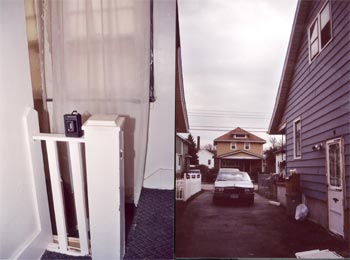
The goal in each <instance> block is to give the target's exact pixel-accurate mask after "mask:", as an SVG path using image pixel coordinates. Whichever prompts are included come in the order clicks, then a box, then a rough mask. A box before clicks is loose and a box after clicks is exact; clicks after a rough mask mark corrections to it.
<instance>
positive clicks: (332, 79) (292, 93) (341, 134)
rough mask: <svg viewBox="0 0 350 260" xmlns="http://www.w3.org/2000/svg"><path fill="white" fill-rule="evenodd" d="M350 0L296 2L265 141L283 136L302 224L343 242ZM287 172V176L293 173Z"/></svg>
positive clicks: (349, 194) (349, 175) (349, 193)
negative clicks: (305, 220) (300, 199)
mask: <svg viewBox="0 0 350 260" xmlns="http://www.w3.org/2000/svg"><path fill="white" fill-rule="evenodd" d="M349 10H350V1H307V0H302V1H299V3H298V6H297V11H296V15H295V18H294V24H293V28H292V33H291V37H290V41H289V47H288V50H287V55H286V59H285V63H284V68H283V73H282V78H281V81H280V85H279V89H278V93H277V98H276V103H275V107H274V111H273V115H272V119H271V122H270V126H269V131H268V132H269V134H279V135H281V134H282V135H285V136H286V163H287V169H286V170H287V174H288V173H289V172H290V171H291V170H295V171H296V172H297V173H298V174H299V175H300V182H301V192H302V194H304V195H305V198H306V204H307V206H308V208H309V210H310V213H309V219H311V220H312V221H314V222H317V223H319V224H321V225H322V226H323V227H325V228H327V229H329V230H330V231H331V232H333V233H335V234H338V235H340V236H342V237H345V238H349V230H350V227H349V218H350V213H349V211H350V112H349V107H350V90H349V75H350V59H349V55H350V50H349V46H350V39H349V37H350V36H349V35H350V27H349V23H350V15H349ZM293 172H294V171H293Z"/></svg>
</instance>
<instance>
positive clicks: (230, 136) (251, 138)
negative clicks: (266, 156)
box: [214, 127, 266, 144]
mask: <svg viewBox="0 0 350 260" xmlns="http://www.w3.org/2000/svg"><path fill="white" fill-rule="evenodd" d="M236 134H246V135H247V138H235V135H236ZM232 141H237V142H242V141H244V142H251V143H266V141H265V140H264V139H262V138H260V137H258V136H256V135H254V134H252V133H250V132H248V131H246V130H244V129H242V128H240V127H237V128H235V129H233V130H231V131H229V132H227V133H226V134H224V135H222V136H220V137H218V138H216V139H215V140H214V144H216V143H218V142H232Z"/></svg>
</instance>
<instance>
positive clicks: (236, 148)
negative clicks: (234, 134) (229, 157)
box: [230, 142, 237, 151]
mask: <svg viewBox="0 0 350 260" xmlns="http://www.w3.org/2000/svg"><path fill="white" fill-rule="evenodd" d="M233 144H234V145H235V147H236V148H235V149H232V145H233ZM230 147H231V150H232V151H236V150H237V143H236V142H233V143H230Z"/></svg>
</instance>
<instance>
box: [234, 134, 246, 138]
mask: <svg viewBox="0 0 350 260" xmlns="http://www.w3.org/2000/svg"><path fill="white" fill-rule="evenodd" d="M234 137H235V138H247V135H245V134H235V135H234Z"/></svg>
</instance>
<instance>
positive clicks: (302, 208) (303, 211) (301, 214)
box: [295, 204, 309, 220]
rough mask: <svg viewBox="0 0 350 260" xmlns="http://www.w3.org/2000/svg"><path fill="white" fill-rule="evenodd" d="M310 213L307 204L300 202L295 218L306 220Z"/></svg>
mask: <svg viewBox="0 0 350 260" xmlns="http://www.w3.org/2000/svg"><path fill="white" fill-rule="evenodd" d="M307 214H309V209H308V208H307V206H306V205H305V204H299V205H298V206H297V208H296V210H295V219H296V220H304V219H305V218H306V217H307Z"/></svg>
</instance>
